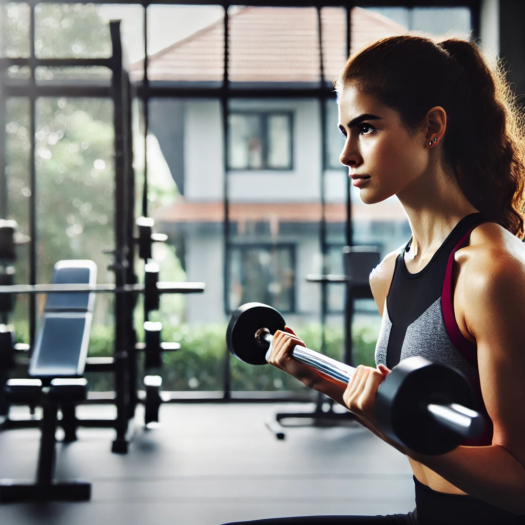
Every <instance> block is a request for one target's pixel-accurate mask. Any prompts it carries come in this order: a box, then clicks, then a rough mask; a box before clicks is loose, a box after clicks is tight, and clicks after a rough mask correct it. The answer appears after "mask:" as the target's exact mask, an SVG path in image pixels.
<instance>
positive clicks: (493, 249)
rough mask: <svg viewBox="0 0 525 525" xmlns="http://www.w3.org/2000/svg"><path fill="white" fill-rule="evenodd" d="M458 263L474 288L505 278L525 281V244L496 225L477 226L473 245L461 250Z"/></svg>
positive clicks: (472, 237) (472, 240) (471, 243)
mask: <svg viewBox="0 0 525 525" xmlns="http://www.w3.org/2000/svg"><path fill="white" fill-rule="evenodd" d="M455 259H456V261H457V262H458V263H459V264H460V267H462V268H465V270H466V271H465V274H466V276H467V279H468V280H469V281H471V284H472V285H473V286H477V287H478V286H479V285H480V284H481V281H483V282H485V284H488V283H489V282H493V281H494V280H498V279H499V278H502V277H509V278H520V279H521V278H523V279H525V244H524V243H523V242H522V241H521V240H520V239H519V238H518V237H516V236H515V235H513V234H512V233H510V232H509V231H508V230H507V229H505V228H504V227H503V226H501V225H499V224H496V223H494V222H487V223H484V224H480V225H479V226H477V227H476V228H475V229H474V230H473V231H472V234H471V236H470V243H469V245H468V246H466V247H464V248H461V249H460V250H458V251H457V252H456V255H455ZM468 276H470V278H468Z"/></svg>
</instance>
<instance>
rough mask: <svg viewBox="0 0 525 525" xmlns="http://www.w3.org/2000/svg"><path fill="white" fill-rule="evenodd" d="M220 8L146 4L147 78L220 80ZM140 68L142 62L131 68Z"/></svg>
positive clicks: (187, 80)
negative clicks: (147, 5)
mask: <svg viewBox="0 0 525 525" xmlns="http://www.w3.org/2000/svg"><path fill="white" fill-rule="evenodd" d="M223 19H224V10H223V8H222V7H220V6H188V5H151V6H149V7H148V56H149V60H148V78H149V80H150V81H152V82H163V83H166V82H192V83H195V82H207V83H210V82H214V83H218V82H221V81H222V79H223V76H224V75H223V70H224V23H223ZM137 67H138V68H140V67H143V63H142V61H141V62H140V63H137V64H133V65H132V70H135V69H136V68H137Z"/></svg>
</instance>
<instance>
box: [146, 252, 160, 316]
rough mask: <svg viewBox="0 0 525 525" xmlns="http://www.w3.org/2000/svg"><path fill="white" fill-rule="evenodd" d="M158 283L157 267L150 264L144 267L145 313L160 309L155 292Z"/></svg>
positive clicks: (158, 299)
mask: <svg viewBox="0 0 525 525" xmlns="http://www.w3.org/2000/svg"><path fill="white" fill-rule="evenodd" d="M158 281H159V266H158V264H156V263H153V262H150V263H148V264H146V266H145V272H144V286H145V289H146V290H145V293H144V308H145V309H146V311H147V312H151V311H153V310H158V309H159V308H160V295H159V292H158V290H157V283H158Z"/></svg>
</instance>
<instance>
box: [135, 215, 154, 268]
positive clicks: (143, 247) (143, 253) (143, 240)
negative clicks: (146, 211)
mask: <svg viewBox="0 0 525 525" xmlns="http://www.w3.org/2000/svg"><path fill="white" fill-rule="evenodd" d="M154 224H155V221H154V220H153V219H151V218H150V217H139V218H138V219H137V227H138V229H139V239H138V241H139V257H140V258H141V259H144V260H145V261H147V260H148V259H151V258H152V253H151V246H152V244H153V242H152V240H151V235H152V233H153V225H154Z"/></svg>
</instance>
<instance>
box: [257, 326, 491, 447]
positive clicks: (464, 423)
mask: <svg viewBox="0 0 525 525" xmlns="http://www.w3.org/2000/svg"><path fill="white" fill-rule="evenodd" d="M256 338H260V339H262V340H264V341H265V342H266V343H268V344H269V345H271V344H272V340H273V335H271V334H270V333H269V332H268V331H267V330H265V329H263V330H259V332H257V334H256ZM269 352H270V350H268V354H267V358H268V357H269ZM292 356H293V358H294V359H295V360H296V361H298V362H299V363H303V364H305V365H308V366H311V367H312V368H315V369H316V370H319V372H321V373H323V374H324V375H325V376H328V377H331V378H332V379H335V380H336V381H340V382H341V383H345V384H348V383H349V382H350V379H351V378H352V376H353V375H354V373H355V371H356V369H355V368H354V367H352V366H349V365H346V364H344V363H341V362H339V361H336V360H335V359H332V358H330V357H327V356H325V355H323V354H320V353H319V352H315V351H314V350H310V349H309V348H305V347H304V346H299V345H297V346H296V347H295V348H294V349H293V350H292ZM426 408H427V411H428V414H429V415H430V416H431V417H433V418H434V419H436V420H437V421H438V422H439V423H440V424H442V425H444V426H446V427H448V428H449V429H451V430H453V431H455V432H457V433H458V434H459V435H461V436H463V437H465V438H471V437H475V436H478V435H479V434H480V433H481V431H482V430H483V428H484V420H483V416H482V415H481V414H480V413H479V412H476V411H475V410H471V409H470V408H466V407H464V406H463V405H458V404H456V403H450V404H445V405H442V404H438V403H431V404H429V405H427V407H426Z"/></svg>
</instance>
